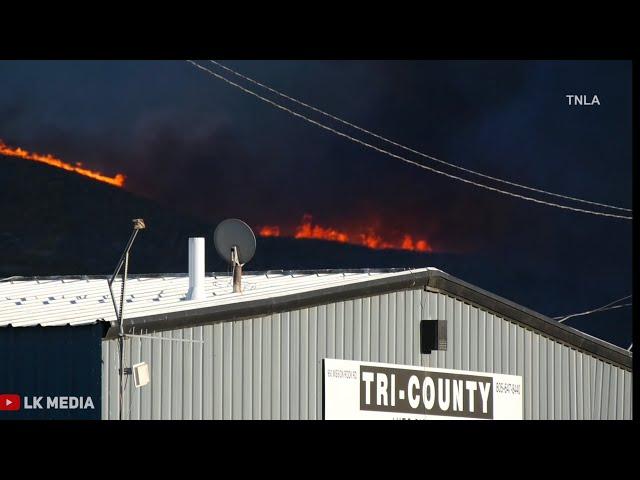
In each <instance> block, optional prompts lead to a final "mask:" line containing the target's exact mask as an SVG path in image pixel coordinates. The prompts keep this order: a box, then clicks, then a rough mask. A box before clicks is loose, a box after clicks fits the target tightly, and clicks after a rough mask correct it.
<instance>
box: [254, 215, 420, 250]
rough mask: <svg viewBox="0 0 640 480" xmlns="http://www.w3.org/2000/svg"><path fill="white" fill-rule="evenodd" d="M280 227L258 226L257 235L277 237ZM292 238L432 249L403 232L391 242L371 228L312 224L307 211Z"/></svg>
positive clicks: (384, 248) (370, 246)
mask: <svg viewBox="0 0 640 480" xmlns="http://www.w3.org/2000/svg"><path fill="white" fill-rule="evenodd" d="M280 232H281V229H280V227H279V226H276V225H265V226H263V227H260V228H259V230H258V235H260V236H261V237H279V236H280ZM293 237H294V238H299V239H304V238H311V239H317V240H328V241H331V242H340V243H350V244H353V245H362V246H364V247H367V248H371V249H374V250H386V249H395V250H410V251H414V252H431V251H433V249H432V247H431V245H430V244H429V242H427V241H426V240H423V239H418V240H415V241H414V239H413V237H412V236H411V235H408V234H404V235H403V237H402V240H401V241H397V242H393V241H389V240H384V239H383V238H382V237H381V236H380V235H379V234H377V233H376V232H375V231H374V230H373V229H372V228H369V229H367V231H366V232H364V233H362V232H358V233H355V234H352V235H350V234H348V233H347V232H343V231H340V230H338V229H335V228H330V227H323V226H321V225H314V224H313V218H312V216H311V215H309V214H308V213H307V214H305V215H304V216H303V217H302V222H301V223H300V225H298V226H297V227H296V228H295V231H294V232H293Z"/></svg>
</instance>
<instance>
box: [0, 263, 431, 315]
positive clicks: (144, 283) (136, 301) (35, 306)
mask: <svg viewBox="0 0 640 480" xmlns="http://www.w3.org/2000/svg"><path fill="white" fill-rule="evenodd" d="M426 270H427V269H419V270H390V271H347V270H345V271H331V270H327V271H319V272H304V271H301V272H280V271H276V272H265V273H251V272H247V273H245V274H244V275H243V277H242V286H243V292H241V293H233V292H232V285H231V278H230V277H229V276H227V275H216V274H209V276H208V277H207V281H206V282H205V289H204V290H205V295H204V298H203V299H202V300H187V299H186V293H187V290H188V289H189V278H188V276H187V275H185V274H166V275H156V276H145V275H140V276H136V275H134V276H130V277H129V278H128V279H127V285H126V292H125V306H124V317H125V319H126V321H127V322H131V321H133V320H135V319H137V318H141V317H149V316H155V315H167V314H171V313H176V312H188V311H191V310H200V309H203V308H211V307H214V308H215V307H221V306H225V305H231V304H238V303H245V302H250V301H255V300H264V299H277V298H278V297H283V296H289V295H295V294H301V293H306V292H313V291H317V290H320V289H325V288H329V287H346V286H349V285H354V284H362V283H364V282H370V281H371V280H387V279H392V278H394V277H399V276H407V275H408V274H410V273H411V272H412V271H413V272H416V271H426ZM120 285H121V282H120V281H116V282H114V285H113V291H114V294H115V296H116V298H119V293H120ZM115 320H116V315H115V311H114V308H113V303H112V301H111V297H110V295H109V288H108V284H107V277H57V278H56V277H47V278H31V279H20V277H11V278H9V279H6V281H3V282H0V327H6V326H12V327H31V326H36V325H40V326H46V327H49V326H60V325H85V324H91V323H96V322H101V321H103V322H114V321H115Z"/></svg>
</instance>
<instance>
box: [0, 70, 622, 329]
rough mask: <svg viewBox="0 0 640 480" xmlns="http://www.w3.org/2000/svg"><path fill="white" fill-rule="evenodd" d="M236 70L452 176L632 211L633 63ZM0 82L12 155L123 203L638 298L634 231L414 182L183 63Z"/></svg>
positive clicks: (447, 185) (437, 181) (30, 73)
mask: <svg viewBox="0 0 640 480" xmlns="http://www.w3.org/2000/svg"><path fill="white" fill-rule="evenodd" d="M226 64H227V65H229V66H231V67H234V68H237V69H238V70H240V71H241V72H243V73H245V74H247V75H249V76H252V77H254V78H256V79H258V80H260V81H263V82H265V83H267V84H269V85H271V86H273V87H275V88H278V89H280V90H282V91H284V92H286V93H288V94H289V95H292V96H294V97H297V98H300V99H301V100H303V101H305V102H308V103H311V104H312V105H315V106H317V107H319V108H322V109H325V110H327V111H329V112H331V113H334V114H336V115H338V116H341V117H343V118H345V119H347V120H349V121H352V122H354V123H356V124H359V125H361V126H363V127H365V128H367V129H370V130H373V131H374V132H378V133H381V134H383V135H385V136H387V137H389V138H391V139H394V140H396V141H398V142H401V143H403V144H405V145H408V146H411V147H414V148H416V149H418V150H421V151H423V152H425V153H428V154H431V155H434V156H437V157H439V158H442V159H444V160H447V161H449V162H452V163H457V164H459V165H462V166H465V167H467V168H472V169H476V170H480V171H482V172H484V173H487V174H490V175H493V176H498V177H503V178H506V179H510V180H513V181H516V182H519V183H524V184H527V185H531V186H535V187H539V188H544V189H547V190H551V191H554V192H560V193H565V194H568V195H572V196H577V197H582V198H586V199H590V200H594V201H598V202H604V203H609V204H613V205H619V206H623V207H629V208H630V206H631V184H632V179H631V162H632V156H631V63H630V62H624V61H544V62H542V61H540V62H539V61H516V62H511V61H488V62H483V61H456V62H448V61H422V62H418V61H231V60H229V61H227V62H226ZM209 66H210V67H211V68H212V69H215V67H214V66H213V65H211V64H209ZM0 79H1V80H0V85H1V86H0V138H1V139H3V140H4V141H5V142H7V143H9V144H12V145H16V146H21V147H23V148H26V149H29V150H33V151H38V152H49V153H52V154H55V155H57V156H59V157H61V158H62V159H64V160H66V161H70V162H75V161H82V162H83V163H84V164H85V166H87V167H89V168H95V169H99V170H102V171H103V172H104V173H108V174H114V173H116V172H123V173H125V174H126V175H127V176H128V182H127V188H128V189H129V190H131V191H133V192H136V193H140V194H143V195H146V196H149V197H151V198H154V199H156V200H158V201H160V202H162V203H164V204H166V205H170V206H172V207H174V208H178V209H181V210H182V211H185V212H189V213H192V214H195V215H199V216H201V217H203V218H205V219H208V218H210V219H220V218H223V217H227V216H234V217H240V218H244V219H245V220H247V221H248V222H249V223H250V224H252V225H261V224H279V225H282V226H293V225H294V224H296V223H297V222H298V221H299V219H300V218H301V217H302V215H303V214H304V213H305V212H307V213H311V214H313V216H314V220H316V221H318V222H319V223H322V224H325V225H332V226H336V227H339V228H354V226H359V225H363V226H366V225H379V226H380V228H381V229H383V230H385V231H390V232H391V231H398V232H407V233H411V234H413V235H416V236H419V237H425V238H428V239H429V241H430V242H431V243H432V245H433V246H434V247H435V249H436V251H441V252H458V253H464V254H466V255H470V256H471V257H470V258H476V257H486V258H493V259H495V263H496V268H497V269H504V268H513V269H522V271H523V275H525V274H526V272H528V271H530V270H531V269H538V270H540V271H544V272H545V274H544V275H542V277H541V278H544V279H546V280H548V283H546V282H545V281H542V282H541V285H540V295H542V296H544V295H548V294H550V290H552V289H554V288H555V286H554V285H556V284H559V283H560V282H561V283H564V284H566V278H567V272H572V275H571V278H573V279H575V295H576V297H577V300H576V304H577V305H578V304H579V305H584V307H585V308H588V307H590V306H597V305H598V301H600V300H602V303H606V302H607V301H608V300H613V299H615V298H618V297H622V296H624V295H627V294H629V293H631V283H630V282H631V222H629V221H625V220H616V219H610V218H600V217H594V216H590V215H585V214H580V213H574V212H566V211H560V210H557V209H553V208H549V207H544V206H540V205H536V204H531V203H528V202H524V201H522V200H518V199H512V198H509V197H505V196H502V195H498V194H494V193H491V192H487V191H483V190H479V189H477V188H475V187H471V186H468V185H465V184H462V183H459V182H456V181H453V180H450V179H447V178H445V177H442V176H439V175H436V174H433V173H429V172H427V171H424V170H420V169H417V168H415V167H412V166H409V165H407V164H405V163H402V162H399V161H397V160H394V159H392V158H389V157H387V156H384V155H382V154H379V153H376V152H373V151H370V150H367V149H365V148H363V147H361V146H359V145H355V144H353V143H350V142H348V141H347V140H345V139H343V138H340V137H337V136H335V135H333V134H331V133H328V132H325V131H323V130H320V129H318V128H316V127H313V126H311V125H309V124H307V123H305V122H303V121H301V120H299V119H297V118H294V117H291V116H289V115H288V114H286V113H284V112H281V111H279V110H276V109H275V108H273V107H271V106H269V105H266V104H264V103H262V102H260V101H259V100H257V99H255V98H253V97H251V96H248V95H246V94H244V93H242V92H240V91H238V90H236V89H233V88H232V87H229V86H227V85H226V84H224V83H223V82H221V81H219V80H217V79H215V78H213V77H211V76H209V75H207V74H205V73H203V72H201V71H199V70H197V69H195V68H194V67H193V66H191V65H189V64H187V63H186V62H182V61H163V62H160V61H153V62H151V61H96V62H77V61H76V62H60V61H31V62H12V61H4V62H0ZM567 94H585V95H587V96H588V97H589V98H591V97H592V95H594V94H597V95H598V98H599V100H600V103H601V105H600V106H595V107H586V106H584V107H575V106H573V107H572V106H569V105H568V104H567V99H566V98H565V95H567ZM332 125H334V126H335V124H332ZM350 133H352V131H351V132H350ZM375 143H376V145H380V143H379V142H375ZM394 151H395V152H398V150H397V149H395V150H394ZM398 153H401V152H398ZM412 158H416V157H412ZM586 276H591V278H592V279H593V278H594V276H595V278H602V283H603V289H602V296H601V298H580V295H581V294H580V284H581V283H580V282H581V281H583V279H584V278H585V277H586ZM592 281H593V280H592ZM554 282H556V283H554ZM594 302H595V305H594ZM545 313H548V314H552V313H554V312H545ZM558 313H568V312H558ZM626 315H629V317H630V311H629V312H627V314H626Z"/></svg>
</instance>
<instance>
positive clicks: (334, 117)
mask: <svg viewBox="0 0 640 480" xmlns="http://www.w3.org/2000/svg"><path fill="white" fill-rule="evenodd" d="M209 61H210V62H211V63H213V64H214V65H217V66H218V67H220V68H223V69H225V70H227V71H228V72H230V73H232V74H234V75H236V76H238V77H240V78H243V79H244V80H247V81H249V82H251V83H253V84H255V85H258V86H260V87H262V88H264V89H266V90H268V91H270V92H272V93H275V94H276V95H279V96H280V97H282V98H286V99H287V100H289V101H291V102H294V103H297V104H298V105H301V106H303V107H305V108H308V109H310V110H313V111H314V112H317V113H319V114H321V115H324V116H325V117H328V118H331V119H332V120H335V121H337V122H340V123H342V124H343V125H347V126H349V127H351V128H354V129H356V130H359V131H361V132H363V133H366V134H367V135H371V136H372V137H375V138H377V139H379V140H382V141H384V142H387V143H389V144H391V145H394V146H396V147H398V148H402V149H403V150H406V151H408V152H411V153H415V154H416V155H420V156H422V157H424V158H428V159H429V160H433V161H435V162H438V163H441V164H443V165H447V166H449V167H452V168H456V169H458V170H462V171H464V172H467V173H471V174H473V175H477V176H480V177H483V178H487V179H490V180H493V181H496V182H500V183H505V184H507V185H512V186H514V187H519V188H523V189H526V190H530V191H533V192H538V193H542V194H545V195H551V196H554V197H558V198H564V199H566V200H573V201H575V202H581V203H587V204H590V205H597V206H600V207H606V208H611V209H614V210H621V211H625V212H631V211H632V210H631V209H629V208H622V207H616V206H614V205H608V204H606V203H599V202H593V201H590V200H584V199H582V198H578V197H572V196H569V195H562V194H560V193H554V192H549V191H547V190H542V189H539V188H534V187H529V186H527V185H522V184H520V183H516V182H511V181H509V180H504V179H502V178H497V177H492V176H491V175H487V174H484V173H481V172H477V171H475V170H471V169H469V168H465V167H462V166H460V165H456V164H454V163H450V162H446V161H444V160H441V159H439V158H436V157H434V156H432V155H428V154H426V153H423V152H420V151H418V150H415V149H413V148H410V147H407V146H405V145H402V144H400V143H397V142H394V141H393V140H390V139H388V138H386V137H383V136H382V135H379V134H377V133H374V132H372V131H370V130H367V129H365V128H362V127H359V126H358V125H355V124H353V123H351V122H348V121H346V120H343V119H342V118H339V117H336V116H335V115H332V114H330V113H328V112H325V111H323V110H320V109H319V108H316V107H314V106H313V105H309V104H307V103H305V102H303V101H301V100H298V99H296V98H293V97H291V96H289V95H286V94H284V93H282V92H280V91H278V90H276V89H275V88H272V87H269V86H268V85H265V84H263V83H260V82H259V81H257V80H254V79H253V78H251V77H248V76H246V75H243V74H242V73H240V72H237V71H236V70H233V69H232V68H229V67H227V66H225V65H223V64H221V63H219V62H216V61H215V60H209Z"/></svg>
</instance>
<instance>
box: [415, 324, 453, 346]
mask: <svg viewBox="0 0 640 480" xmlns="http://www.w3.org/2000/svg"><path fill="white" fill-rule="evenodd" d="M446 349H447V321H446V320H421V321H420V353H423V354H429V353H431V351H432V350H446Z"/></svg>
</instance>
